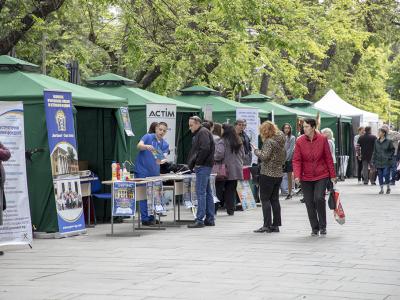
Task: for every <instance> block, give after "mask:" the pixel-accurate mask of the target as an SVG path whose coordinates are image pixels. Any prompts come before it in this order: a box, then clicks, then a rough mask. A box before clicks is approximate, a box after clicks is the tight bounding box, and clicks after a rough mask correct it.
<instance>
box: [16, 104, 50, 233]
mask: <svg viewBox="0 0 400 300" xmlns="http://www.w3.org/2000/svg"><path fill="white" fill-rule="evenodd" d="M24 122H25V147H26V149H34V148H41V149H44V152H39V153H36V154H33V155H32V161H27V163H26V168H27V179H28V194H29V202H30V209H31V218H32V226H34V230H35V231H39V232H56V231H58V222H57V214H56V205H55V199H54V187H53V177H52V174H51V163H50V153H49V143H48V138H47V127H46V115H45V113H44V104H43V103H41V104H26V103H24Z"/></svg>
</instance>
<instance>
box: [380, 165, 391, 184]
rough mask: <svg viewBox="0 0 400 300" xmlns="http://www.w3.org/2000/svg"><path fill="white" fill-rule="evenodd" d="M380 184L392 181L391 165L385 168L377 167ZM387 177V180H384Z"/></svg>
mask: <svg viewBox="0 0 400 300" xmlns="http://www.w3.org/2000/svg"><path fill="white" fill-rule="evenodd" d="M377 171H378V178H379V185H380V186H382V185H384V184H389V183H390V167H385V168H377ZM384 179H385V181H383V180H384Z"/></svg>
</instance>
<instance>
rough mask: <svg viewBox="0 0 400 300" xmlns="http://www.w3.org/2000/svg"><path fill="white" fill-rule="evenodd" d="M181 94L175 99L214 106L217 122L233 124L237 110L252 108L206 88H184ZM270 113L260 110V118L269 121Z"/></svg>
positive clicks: (214, 117) (214, 118) (214, 115)
mask: <svg viewBox="0 0 400 300" xmlns="http://www.w3.org/2000/svg"><path fill="white" fill-rule="evenodd" d="M180 92H181V95H180V96H175V97H174V99H176V100H179V101H182V102H185V103H190V104H195V105H199V106H201V107H204V106H205V105H207V104H212V111H213V121H216V122H221V123H224V122H227V121H230V122H233V121H234V120H236V108H252V107H251V106H249V105H246V104H243V103H240V102H236V101H233V100H229V99H226V98H223V97H221V96H218V95H217V91H215V90H213V89H211V88H208V87H205V86H192V87H188V88H184V89H182V90H180ZM269 112H270V111H269V110H265V109H263V108H260V110H259V116H260V118H261V119H267V118H268V117H269Z"/></svg>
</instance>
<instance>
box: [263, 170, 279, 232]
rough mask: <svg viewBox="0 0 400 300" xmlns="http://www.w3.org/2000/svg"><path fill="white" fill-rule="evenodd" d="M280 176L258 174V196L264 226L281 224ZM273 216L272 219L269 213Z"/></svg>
mask: <svg viewBox="0 0 400 300" xmlns="http://www.w3.org/2000/svg"><path fill="white" fill-rule="evenodd" d="M281 182H282V177H270V176H265V175H260V198H261V204H262V211H263V217H264V227H271V226H281V225H282V220H281V205H280V203H279V187H280V186H281ZM271 209H272V215H273V216H274V219H273V220H272V215H271Z"/></svg>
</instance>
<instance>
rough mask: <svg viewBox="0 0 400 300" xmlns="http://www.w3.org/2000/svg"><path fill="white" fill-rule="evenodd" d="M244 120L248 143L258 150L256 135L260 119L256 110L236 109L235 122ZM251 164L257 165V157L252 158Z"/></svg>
mask: <svg viewBox="0 0 400 300" xmlns="http://www.w3.org/2000/svg"><path fill="white" fill-rule="evenodd" d="M239 119H244V120H246V123H247V127H246V130H245V132H246V133H247V135H248V136H249V137H250V142H251V143H252V144H253V145H254V146H256V147H257V148H258V135H259V130H258V128H259V127H260V117H259V115H258V108H236V120H239ZM252 163H253V164H256V163H257V156H256V155H254V151H253V156H252Z"/></svg>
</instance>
